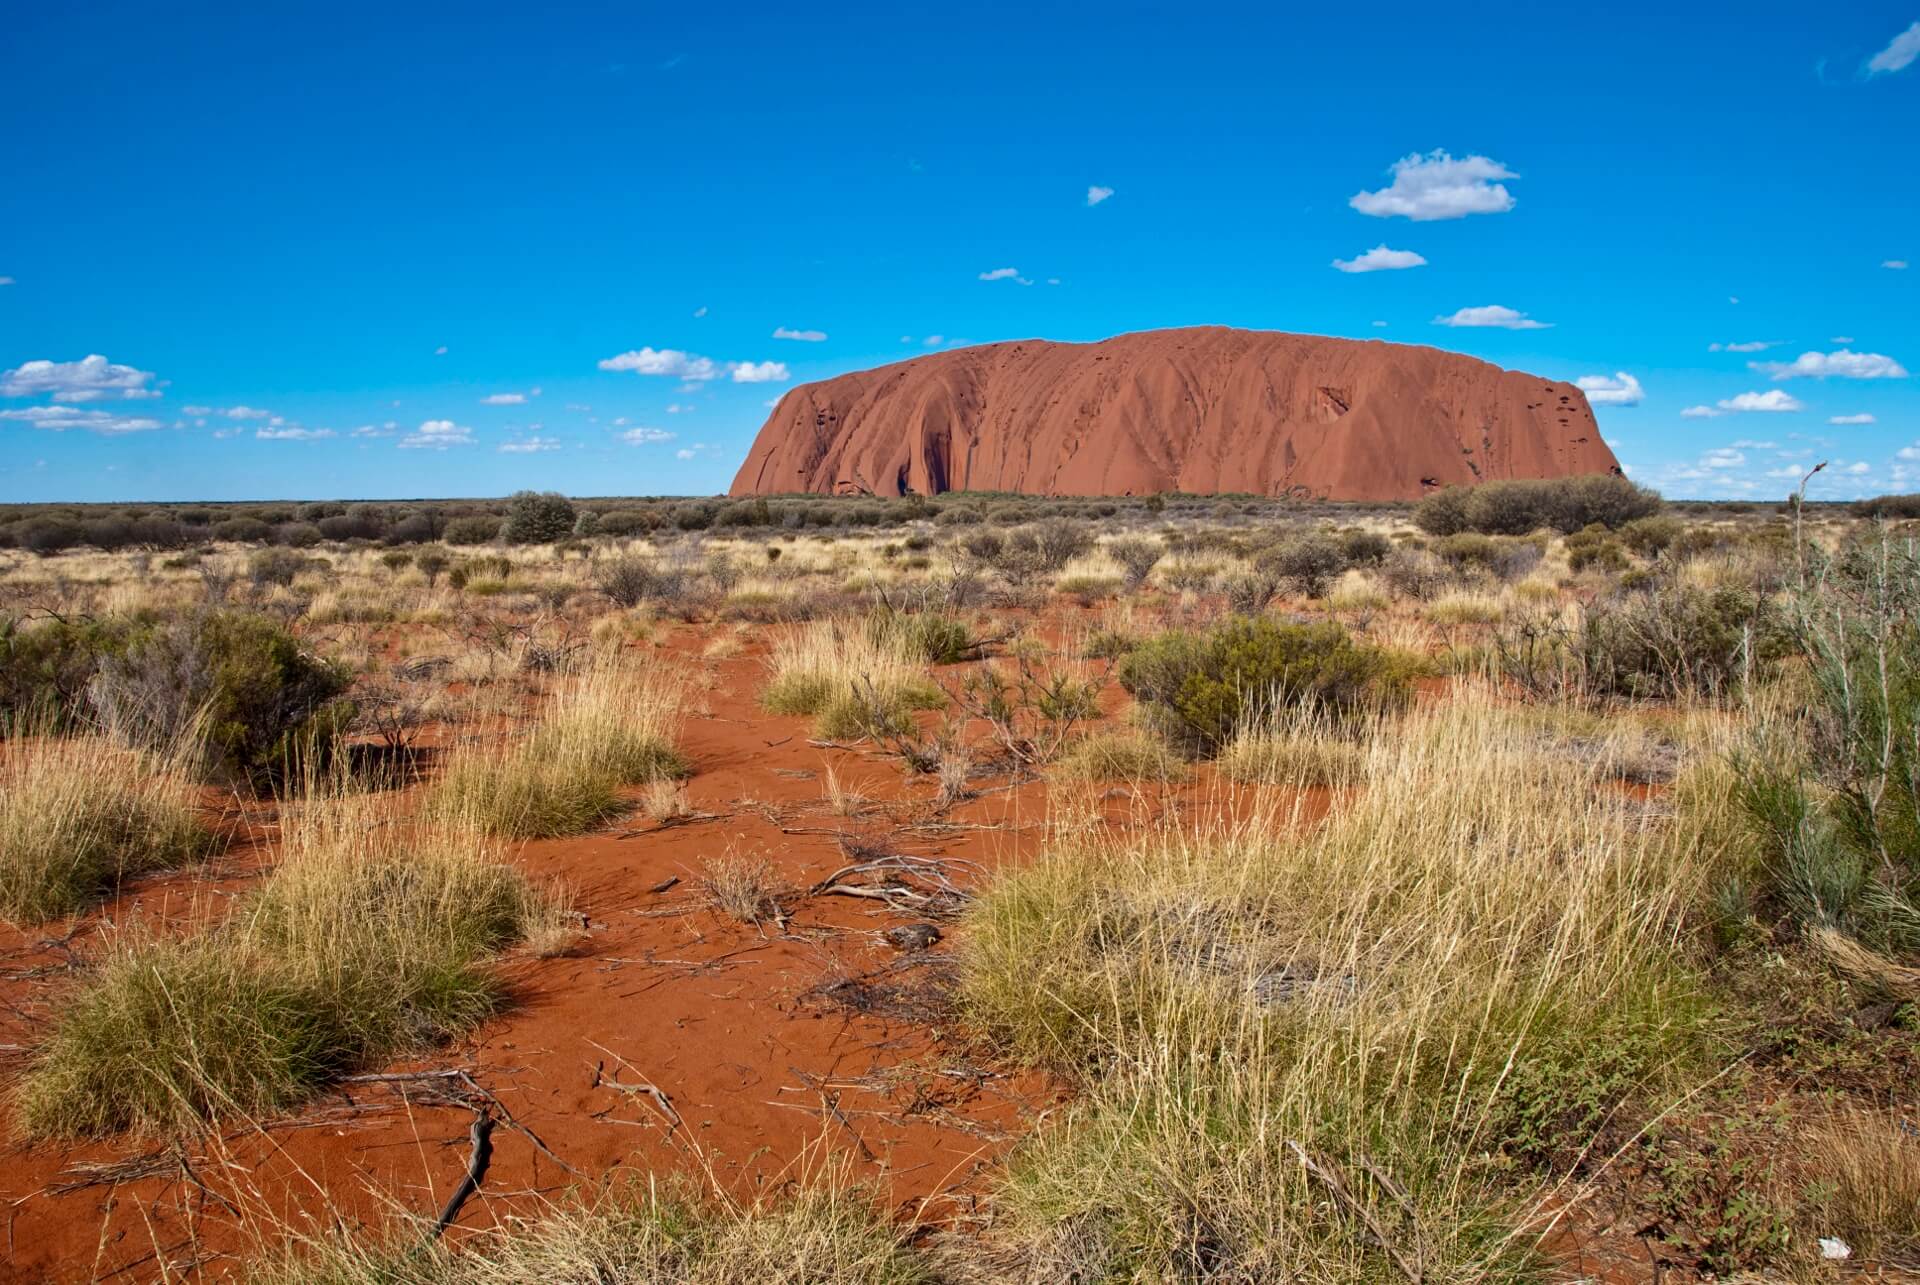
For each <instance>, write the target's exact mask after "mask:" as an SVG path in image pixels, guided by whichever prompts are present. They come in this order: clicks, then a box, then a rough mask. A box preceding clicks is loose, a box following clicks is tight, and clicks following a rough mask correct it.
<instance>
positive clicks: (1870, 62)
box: [1867, 22, 1920, 76]
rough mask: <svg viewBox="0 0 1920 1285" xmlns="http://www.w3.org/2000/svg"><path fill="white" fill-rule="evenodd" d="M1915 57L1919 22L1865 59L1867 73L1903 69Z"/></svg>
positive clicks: (1919, 43) (1919, 45)
mask: <svg viewBox="0 0 1920 1285" xmlns="http://www.w3.org/2000/svg"><path fill="white" fill-rule="evenodd" d="M1915 58H1920V22H1916V23H1914V24H1913V25H1912V26H1911V27H1908V28H1907V29H1906V30H1905V31H1903V32H1901V33H1900V34H1899V35H1897V36H1895V37H1894V38H1893V39H1892V40H1891V41H1889V42H1888V43H1887V47H1886V48H1885V49H1882V50H1881V51H1880V52H1879V53H1877V54H1875V55H1874V56H1873V57H1871V58H1869V59H1867V75H1869V76H1880V75H1886V74H1888V73H1891V72H1896V71H1905V70H1906V69H1907V68H1908V67H1909V66H1911V65H1912V64H1913V60H1914V59H1915Z"/></svg>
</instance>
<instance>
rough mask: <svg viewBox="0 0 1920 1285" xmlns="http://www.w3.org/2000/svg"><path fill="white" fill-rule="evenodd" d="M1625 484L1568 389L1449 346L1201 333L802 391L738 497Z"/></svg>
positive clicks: (882, 374) (888, 372)
mask: <svg viewBox="0 0 1920 1285" xmlns="http://www.w3.org/2000/svg"><path fill="white" fill-rule="evenodd" d="M1618 471H1619V465H1618V463H1617V462H1616V461H1615V460H1614V457H1613V452H1612V451H1611V450H1609V449H1608V448H1607V445H1606V443H1605V442H1603V441H1601V440H1600V431H1599V428H1598V427H1597V426H1596V424H1595V423H1594V418H1593V411H1592V409H1591V408H1590V407H1589V406H1588V405H1587V399H1586V395H1585V394H1583V393H1582V392H1581V391H1580V390H1579V389H1578V388H1575V387H1574V386H1573V385H1572V384H1563V383H1556V382H1553V381H1551V380H1546V379H1541V378H1540V377H1538V376H1536V375H1528V374H1523V373H1521V372H1519V371H1513V370H1502V369H1500V368H1499V367H1498V366H1494V365H1490V364H1489V363H1487V362H1484V361H1479V360H1477V359H1475V358H1472V357H1465V356H1462V355H1460V354H1459V353H1450V352H1442V351H1440V350H1439V349H1437V348H1419V347H1413V346H1410V345H1405V344H1388V343H1379V342H1361V341H1357V340H1351V339H1324V338H1317V337H1314V336H1310V335H1289V334H1280V333H1277V332H1273V331H1251V330H1231V329H1227V328H1225V327H1219V326H1206V327H1195V328H1192V329H1185V330H1152V331H1143V332H1141V333H1138V334H1131V335H1121V336H1119V337H1117V338H1114V339H1108V340H1104V341H1102V342H1100V343H1094V344H1063V343H1051V342H1048V341H1045V340H1023V341H1020V342H1017V343H1000V344H983V345H981V346H979V347H976V348H958V349H954V350H953V351H951V352H943V353H934V354H931V355H929V356H925V357H916V358H914V359H912V360H911V361H903V362H897V363H895V364H894V365H891V366H881V367H878V368H876V369H873V370H863V371H858V372H856V373H854V374H850V375H841V376H839V377H837V378H834V379H827V380H822V381H821V382H819V383H816V384H804V385H802V386H800V387H798V388H795V389H794V390H793V391H791V392H789V393H788V394H787V395H786V396H785V397H782V398H781V399H780V403H779V405H778V406H776V407H775V408H774V411H773V414H772V415H770V416H769V417H768V419H767V422H766V424H765V425H764V426H763V427H762V428H761V429H760V436H759V437H758V438H757V439H756V440H755V441H754V444H753V450H752V451H751V452H749V453H748V455H747V460H746V463H745V464H743V465H741V467H740V472H739V474H738V476H736V477H735V478H734V480H733V489H732V494H734V495H779V494H788V493H796V492H812V493H836V494H843V495H844V494H848V493H871V494H874V495H906V494H918V495H930V494H935V493H937V492H941V491H1024V492H1027V493H1029V494H1035V495H1145V494H1150V493H1153V492H1158V491H1186V492H1192V493H1209V492H1222V491H1227V492H1234V491H1238V492H1252V493H1255V494H1264V495H1297V496H1301V497H1303V498H1321V499H1333V500H1407V499H1415V498H1418V497H1419V496H1420V495H1421V494H1422V493H1424V492H1426V491H1429V490H1432V489H1433V488H1435V487H1439V486H1448V485H1452V484H1455V483H1472V482H1480V481H1490V480H1492V479H1495V478H1537V477H1564V476H1570V475H1574V474H1581V473H1610V472H1618Z"/></svg>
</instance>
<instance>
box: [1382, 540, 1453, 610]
mask: <svg viewBox="0 0 1920 1285" xmlns="http://www.w3.org/2000/svg"><path fill="white" fill-rule="evenodd" d="M1380 578H1381V579H1382V580H1384V581H1386V582H1387V586H1388V588H1390V589H1392V590H1393V591H1394V592H1395V593H1397V594H1400V595H1401V596H1402V597H1407V598H1412V599H1414V600H1415V601H1417V602H1424V601H1425V600H1427V599H1428V598H1432V597H1434V596H1435V595H1436V594H1438V593H1439V592H1440V591H1441V590H1443V589H1445V588H1446V587H1447V586H1448V585H1450V584H1452V583H1453V574H1452V573H1451V572H1450V571H1449V570H1448V569H1447V565H1446V563H1445V562H1443V561H1441V560H1440V559H1439V558H1438V557H1436V556H1435V555H1433V554H1431V553H1429V552H1427V551H1426V550H1425V549H1395V550H1394V551H1393V552H1392V553H1391V554H1389V555H1388V556H1387V560H1386V561H1385V562H1383V563H1381V564H1380Z"/></svg>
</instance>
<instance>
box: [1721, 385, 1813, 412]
mask: <svg viewBox="0 0 1920 1285" xmlns="http://www.w3.org/2000/svg"><path fill="white" fill-rule="evenodd" d="M1716 404H1717V405H1718V406H1719V407H1720V409H1721V410H1725V411H1771V412H1783V411H1796V410H1805V409H1806V407H1805V406H1804V405H1803V404H1802V403H1801V402H1800V401H1799V400H1798V399H1797V398H1795V397H1793V396H1791V395H1789V394H1788V393H1787V392H1786V390H1784V389H1780V388H1769V389H1768V390H1767V391H1766V392H1764V393H1741V394H1740V395H1739V396H1737V397H1723V398H1721V399H1720V401H1719V402H1718V403H1716Z"/></svg>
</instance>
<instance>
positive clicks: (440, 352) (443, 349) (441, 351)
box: [433, 344, 447, 357]
mask: <svg viewBox="0 0 1920 1285" xmlns="http://www.w3.org/2000/svg"><path fill="white" fill-rule="evenodd" d="M433 355H434V356H436V357H444V356H446V355H447V346H446V345H445V344H441V345H440V346H439V347H438V348H435V349H434V350H433Z"/></svg>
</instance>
